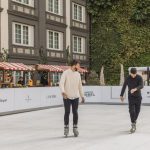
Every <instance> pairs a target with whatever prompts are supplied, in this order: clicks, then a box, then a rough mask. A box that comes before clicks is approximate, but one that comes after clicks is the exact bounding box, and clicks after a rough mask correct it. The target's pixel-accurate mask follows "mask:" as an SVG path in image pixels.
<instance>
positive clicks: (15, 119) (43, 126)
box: [0, 105, 150, 150]
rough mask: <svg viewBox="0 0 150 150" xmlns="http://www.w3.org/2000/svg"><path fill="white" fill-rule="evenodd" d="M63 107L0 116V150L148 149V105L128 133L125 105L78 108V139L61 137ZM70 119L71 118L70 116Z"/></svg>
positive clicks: (149, 127) (127, 115) (149, 138)
mask: <svg viewBox="0 0 150 150" xmlns="http://www.w3.org/2000/svg"><path fill="white" fill-rule="evenodd" d="M63 113H64V109H63V108H53V109H47V110H41V111H35V112H29V113H23V114H15V115H11V116H3V117H0V150H135V149H136V150H149V148H150V106H142V110H141V114H140V117H139V121H138V126H137V128H138V130H137V132H136V133H135V134H129V128H130V120H129V114H128V106H126V105H123V106H122V105H121V106H120V105H82V106H80V108H79V114H80V117H79V132H80V136H79V137H78V138H75V137H73V134H72V119H71V121H70V135H69V137H68V138H64V136H63ZM70 117H71V118H72V115H71V116H70Z"/></svg>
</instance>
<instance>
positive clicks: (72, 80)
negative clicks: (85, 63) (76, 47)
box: [59, 60, 85, 137]
mask: <svg viewBox="0 0 150 150" xmlns="http://www.w3.org/2000/svg"><path fill="white" fill-rule="evenodd" d="M79 68H80V62H78V61H76V60H73V61H72V62H71V68H70V69H68V70H66V71H64V72H63V74H62V76H61V80H60V83H59V86H60V89H61V93H62V96H63V101H64V108H65V115H64V126H65V127H64V135H65V136H66V137H67V136H68V134H69V115H70V107H71V106H72V112H73V132H74V136H75V137H77V136H78V135H79V132H78V130H77V128H78V105H79V97H81V98H82V101H81V102H82V103H84V102H85V99H84V93H83V87H82V81H81V76H80V74H79V72H78V69H79Z"/></svg>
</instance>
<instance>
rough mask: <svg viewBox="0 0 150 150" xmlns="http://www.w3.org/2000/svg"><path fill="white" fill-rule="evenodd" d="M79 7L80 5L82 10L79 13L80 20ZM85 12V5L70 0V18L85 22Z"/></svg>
mask: <svg viewBox="0 0 150 150" xmlns="http://www.w3.org/2000/svg"><path fill="white" fill-rule="evenodd" d="M75 5H76V6H77V15H76V17H77V19H76V18H75ZM79 7H81V11H82V13H81V15H82V20H80V18H79ZM85 12H86V10H85V6H83V5H80V4H77V3H74V2H72V19H73V20H75V21H78V22H81V23H86V13H85Z"/></svg>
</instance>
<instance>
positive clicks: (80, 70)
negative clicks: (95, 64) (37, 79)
mask: <svg viewBox="0 0 150 150" xmlns="http://www.w3.org/2000/svg"><path fill="white" fill-rule="evenodd" d="M57 67H59V68H61V69H62V70H63V71H65V70H67V69H69V68H70V66H57ZM78 71H79V72H80V73H87V72H88V71H87V69H84V68H80V69H79V70H78Z"/></svg>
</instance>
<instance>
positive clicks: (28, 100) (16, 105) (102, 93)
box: [0, 86, 150, 113]
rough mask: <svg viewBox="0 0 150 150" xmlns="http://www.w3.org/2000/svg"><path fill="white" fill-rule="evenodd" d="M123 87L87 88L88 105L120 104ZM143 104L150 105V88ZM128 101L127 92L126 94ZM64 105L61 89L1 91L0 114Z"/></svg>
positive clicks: (40, 88)
mask: <svg viewBox="0 0 150 150" xmlns="http://www.w3.org/2000/svg"><path fill="white" fill-rule="evenodd" d="M121 88H122V87H121V86H85V87H84V94H85V99H86V102H87V103H88V102H89V103H108V104H109V103H118V104H121V102H120V91H121ZM142 96H143V103H145V104H150V86H146V87H144V89H143V90H142ZM125 98H126V99H125V103H127V102H128V100H127V90H126V93H125ZM62 104H63V100H62V96H61V93H60V90H59V87H39V88H38V87H37V88H34V87H33V88H16V89H0V113H9V112H11V113H13V112H17V111H19V112H23V111H24V110H32V109H38V108H45V107H53V106H60V105H62Z"/></svg>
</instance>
